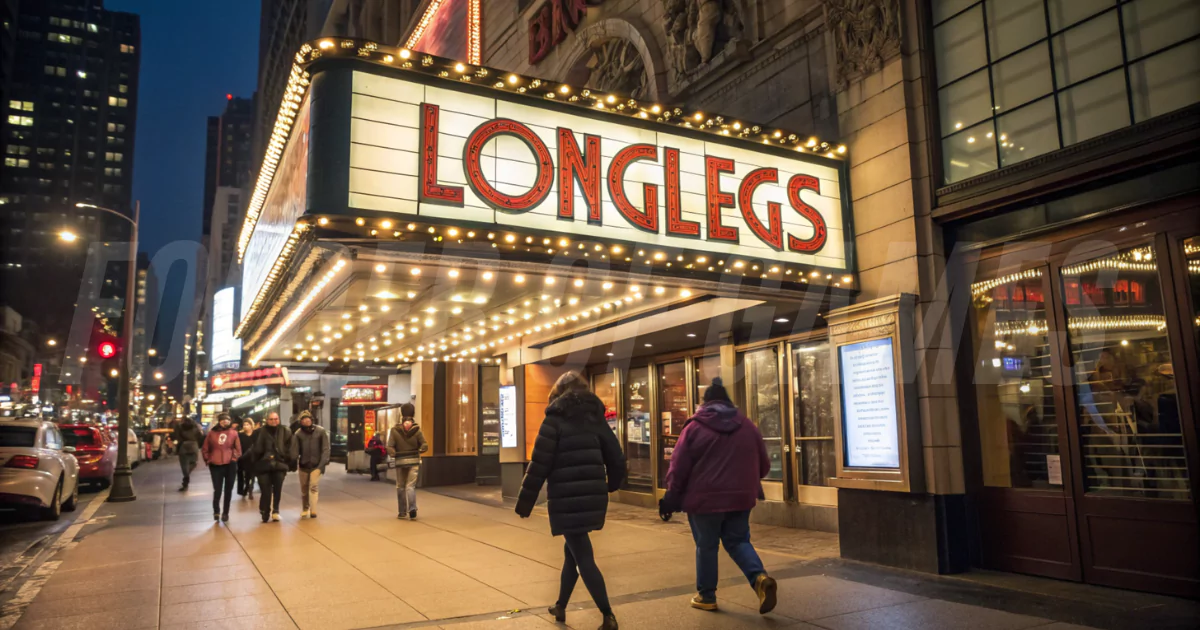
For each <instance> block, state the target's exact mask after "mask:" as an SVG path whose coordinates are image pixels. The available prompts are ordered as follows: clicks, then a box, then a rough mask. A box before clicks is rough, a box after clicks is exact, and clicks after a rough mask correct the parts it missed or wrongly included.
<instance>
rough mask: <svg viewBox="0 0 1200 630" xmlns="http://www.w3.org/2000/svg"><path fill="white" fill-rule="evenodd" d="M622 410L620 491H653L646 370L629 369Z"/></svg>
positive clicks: (648, 389)
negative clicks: (623, 466)
mask: <svg viewBox="0 0 1200 630" xmlns="http://www.w3.org/2000/svg"><path fill="white" fill-rule="evenodd" d="M622 389H623V390H624V391H623V394H624V400H623V401H622V402H623V403H624V409H625V440H624V446H625V463H626V467H627V472H626V474H625V483H623V484H621V489H622V490H631V491H633V492H646V493H652V492H654V476H653V472H652V470H651V459H650V429H651V426H650V425H651V423H650V368H649V367H637V368H633V369H631V370H629V377H628V378H627V379H625V384H624V386H623V388H622Z"/></svg>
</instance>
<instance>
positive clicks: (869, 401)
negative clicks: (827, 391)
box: [838, 338, 900, 468]
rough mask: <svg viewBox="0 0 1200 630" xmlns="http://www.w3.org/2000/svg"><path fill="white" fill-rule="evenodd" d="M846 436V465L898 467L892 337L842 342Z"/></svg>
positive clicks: (841, 355) (898, 435)
mask: <svg viewBox="0 0 1200 630" xmlns="http://www.w3.org/2000/svg"><path fill="white" fill-rule="evenodd" d="M838 369H839V370H840V376H841V388H842V436H843V437H842V439H843V448H844V449H845V462H846V464H845V465H846V467H848V468H899V467H900V425H899V415H898V413H897V408H896V368H895V363H894V360H893V352H892V340H891V338H887V339H876V340H873V341H863V342H860V343H853V344H847V345H844V346H839V347H838Z"/></svg>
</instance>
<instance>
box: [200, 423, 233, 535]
mask: <svg viewBox="0 0 1200 630" xmlns="http://www.w3.org/2000/svg"><path fill="white" fill-rule="evenodd" d="M200 454H201V455H203V456H204V463H205V464H207V465H208V473H209V475H211V476H212V484H213V520H214V521H215V520H217V519H220V520H221V522H223V523H228V522H229V500H230V499H231V498H233V484H234V480H235V479H237V473H238V464H237V460H238V458H239V457H241V456H242V443H241V441H240V440H239V439H238V434H237V431H234V430H233V420H232V419H231V418H230V417H229V414H227V413H222V414H219V415H218V416H217V424H216V426H214V427H213V428H212V429H211V430H210V431H209V432H208V435H206V436H205V437H204V447H203V448H201V449H200ZM222 494H224V499H225V500H224V502H223V503H222V502H221V496H222Z"/></svg>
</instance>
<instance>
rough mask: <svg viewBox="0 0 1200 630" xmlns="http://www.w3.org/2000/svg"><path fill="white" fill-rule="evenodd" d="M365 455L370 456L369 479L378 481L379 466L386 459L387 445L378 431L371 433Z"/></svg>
mask: <svg viewBox="0 0 1200 630" xmlns="http://www.w3.org/2000/svg"><path fill="white" fill-rule="evenodd" d="M367 456H369V457H370V458H371V481H379V467H380V466H381V465H383V463H384V462H385V461H386V460H387V447H386V446H384V444H383V439H382V438H381V437H380V434H379V433H375V434H372V435H371V439H370V440H369V441H368V442H367Z"/></svg>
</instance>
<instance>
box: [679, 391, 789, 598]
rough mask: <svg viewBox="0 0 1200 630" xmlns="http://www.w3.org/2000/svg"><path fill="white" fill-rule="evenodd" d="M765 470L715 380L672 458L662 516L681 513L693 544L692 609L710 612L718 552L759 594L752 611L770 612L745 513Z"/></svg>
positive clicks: (757, 442) (755, 443) (748, 426)
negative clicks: (684, 514) (721, 549)
mask: <svg viewBox="0 0 1200 630" xmlns="http://www.w3.org/2000/svg"><path fill="white" fill-rule="evenodd" d="M770 470H771V462H770V460H769V459H768V458H767V447H766V445H765V444H764V443H763V438H762V433H760V432H759V430H758V427H757V426H755V425H754V423H753V422H751V421H750V420H749V419H747V418H746V416H745V415H743V414H742V412H740V411H738V409H737V407H735V406H734V405H733V402H732V401H731V400H730V399H729V394H728V393H727V392H726V391H725V386H724V384H723V383H722V382H721V379H720V378H714V379H713V380H712V385H711V386H710V387H709V388H708V389H706V390H705V391H704V404H703V405H701V406H700V409H698V410H697V411H696V415H694V416H692V417H691V419H690V420H689V422H688V423H687V425H686V426H685V427H684V429H683V431H682V432H681V433H680V434H679V442H678V443H676V444H675V451H674V452H673V453H672V454H671V467H670V468H669V469H668V470H667V493H666V495H665V496H664V497H663V499H662V500H661V501H660V502H659V512H660V515H661V516H664V517H666V516H669V515H670V514H671V513H673V512H679V511H683V512H687V515H688V524H689V525H691V528H692V539H693V540H694V541H695V543H696V590H697V591H698V593H697V595H696V596H695V597H693V598H692V607H693V608H699V609H700V610H709V611H715V610H717V553H718V546H720V545H723V546H724V547H725V552H726V553H728V554H729V557H731V558H733V561H734V562H735V563H736V564H737V565H738V568H740V569H741V570H742V574H743V575H745V576H746V579H747V580H749V581H750V586H752V587H753V588H754V592H755V594H757V595H758V612H759V614H764V615H765V614H767V613H769V612H771V611H772V610H773V609H774V608H775V603H776V602H775V599H776V583H775V580H774V578H772V577H771V576H769V575H767V571H766V569H764V568H763V563H762V560H761V559H759V557H758V552H756V551H755V550H754V545H752V544H750V510H751V509H753V508H754V505H755V503H756V502H757V500H758V497H759V494H760V493H761V492H762V483H761V482H762V478H763V477H766V476H767V474H768V473H769V472H770Z"/></svg>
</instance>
